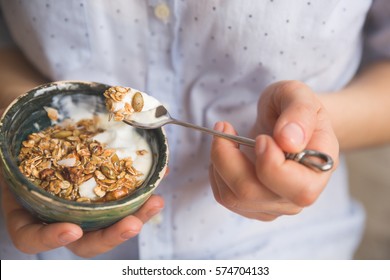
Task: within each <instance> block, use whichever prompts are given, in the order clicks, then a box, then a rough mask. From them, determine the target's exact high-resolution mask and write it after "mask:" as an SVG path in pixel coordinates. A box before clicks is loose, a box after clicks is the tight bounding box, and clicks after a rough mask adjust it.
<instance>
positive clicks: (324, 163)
mask: <svg viewBox="0 0 390 280" xmlns="http://www.w3.org/2000/svg"><path fill="white" fill-rule="evenodd" d="M123 121H124V122H125V123H127V124H129V125H131V126H134V127H138V128H143V129H154V128H159V127H161V126H163V125H165V124H177V125H181V126H184V127H189V128H193V129H196V130H200V131H203V132H205V133H208V134H211V135H216V136H219V137H222V138H225V139H228V140H232V141H234V142H237V143H239V144H242V145H245V146H249V147H254V146H255V143H256V142H255V140H254V139H250V138H246V137H242V136H236V135H231V134H227V133H223V132H219V131H216V130H213V129H209V128H206V127H202V126H198V125H194V124H191V123H187V122H183V121H179V120H177V119H174V118H172V117H171V116H170V114H169V113H168V111H167V109H166V108H165V107H164V106H162V105H159V106H157V107H156V108H153V109H150V110H146V111H141V112H137V113H133V114H131V115H129V116H128V117H126V118H125V119H124V120H123ZM285 156H286V159H291V160H295V161H297V162H299V163H301V164H303V165H305V166H307V167H309V168H312V169H314V170H318V171H328V170H330V169H332V167H333V160H332V158H331V157H330V156H328V155H327V154H324V153H321V152H318V151H315V150H303V151H302V152H300V153H296V154H294V153H285Z"/></svg>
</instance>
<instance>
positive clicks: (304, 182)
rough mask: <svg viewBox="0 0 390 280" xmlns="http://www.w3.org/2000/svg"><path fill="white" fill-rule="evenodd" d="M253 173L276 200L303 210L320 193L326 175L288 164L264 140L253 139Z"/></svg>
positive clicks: (273, 145)
mask: <svg viewBox="0 0 390 280" xmlns="http://www.w3.org/2000/svg"><path fill="white" fill-rule="evenodd" d="M255 149H256V155H257V157H256V172H257V176H258V177H259V178H260V179H261V180H262V182H263V184H265V185H266V186H268V187H269V188H270V189H271V190H272V191H273V192H275V193H276V194H278V195H279V196H281V197H283V198H285V199H287V200H289V201H292V202H293V203H294V204H296V205H298V206H300V207H304V206H308V205H311V204H312V203H313V202H314V201H315V200H316V199H317V197H318V196H319V194H320V193H321V192H322V190H323V189H324V187H325V185H326V183H327V180H328V179H329V177H330V172H316V171H313V170H311V169H309V168H307V167H306V166H304V165H302V164H299V163H297V162H295V161H292V160H286V158H285V156H284V153H283V151H282V150H281V149H280V147H279V146H278V145H277V144H276V143H275V141H274V140H273V139H272V138H271V137H269V136H267V135H260V136H258V137H257V138H256V148H255Z"/></svg>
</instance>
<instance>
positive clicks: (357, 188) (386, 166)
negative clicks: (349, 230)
mask: <svg viewBox="0 0 390 280" xmlns="http://www.w3.org/2000/svg"><path fill="white" fill-rule="evenodd" d="M347 162H348V166H349V170H350V171H349V172H350V185H351V193H352V195H353V196H354V197H355V198H356V199H357V200H359V201H360V202H361V203H362V204H363V206H364V207H365V209H366V215H367V219H366V229H365V233H364V237H363V240H362V243H361V245H360V247H359V249H358V251H357V252H356V255H355V259H363V260H367V259H368V260H370V259H371V260H378V259H390V146H385V147H380V148H372V149H367V150H359V151H356V152H350V153H348V154H347Z"/></svg>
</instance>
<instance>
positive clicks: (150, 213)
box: [146, 208, 162, 217]
mask: <svg viewBox="0 0 390 280" xmlns="http://www.w3.org/2000/svg"><path fill="white" fill-rule="evenodd" d="M161 210H162V208H154V209H152V210H149V211H148V212H146V215H147V216H148V217H153V216H154V215H157V214H158V213H160V212H161Z"/></svg>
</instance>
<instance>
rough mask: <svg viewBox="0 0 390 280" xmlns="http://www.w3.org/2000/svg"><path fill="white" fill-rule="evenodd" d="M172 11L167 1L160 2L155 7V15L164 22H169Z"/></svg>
mask: <svg viewBox="0 0 390 280" xmlns="http://www.w3.org/2000/svg"><path fill="white" fill-rule="evenodd" d="M170 13H171V11H170V10H169V7H168V6H167V4H165V3H159V4H158V5H157V6H155V7H154V15H155V16H156V18H158V19H159V20H161V21H162V22H164V23H167V22H168V20H169V16H170Z"/></svg>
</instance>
